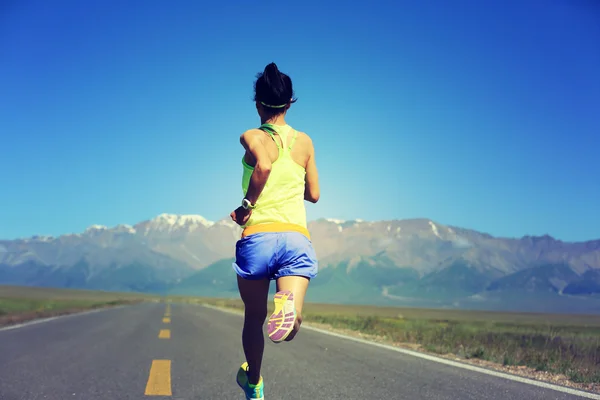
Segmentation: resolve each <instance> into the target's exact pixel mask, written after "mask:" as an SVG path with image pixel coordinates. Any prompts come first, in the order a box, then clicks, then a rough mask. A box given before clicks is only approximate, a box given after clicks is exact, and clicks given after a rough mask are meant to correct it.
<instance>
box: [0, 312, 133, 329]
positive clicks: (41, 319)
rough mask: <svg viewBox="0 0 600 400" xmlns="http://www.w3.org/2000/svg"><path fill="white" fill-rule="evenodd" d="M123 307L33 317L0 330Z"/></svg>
mask: <svg viewBox="0 0 600 400" xmlns="http://www.w3.org/2000/svg"><path fill="white" fill-rule="evenodd" d="M123 307H126V306H115V307H106V308H99V309H96V310H89V311H81V312H75V313H71V314H64V315H57V316H56V317H48V318H40V319H34V320H31V321H27V322H23V323H22V324H15V325H9V326H5V327H2V328H0V332H2V331H10V330H12V329H18V328H23V327H26V326H30V325H36V324H42V323H44V322H50V321H54V320H55V319H59V318H67V317H76V316H78V315H87V314H93V313H97V312H100V311H106V310H114V309H116V308H123Z"/></svg>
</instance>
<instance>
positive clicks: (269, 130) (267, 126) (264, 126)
mask: <svg viewBox="0 0 600 400" xmlns="http://www.w3.org/2000/svg"><path fill="white" fill-rule="evenodd" d="M258 129H260V130H261V131H265V132H267V133H268V134H269V136H271V139H273V141H274V142H275V145H276V146H277V148H278V149H280V150H281V147H280V146H279V142H278V141H277V139H275V134H274V133H273V132H275V133H277V131H276V130H275V129H273V128H272V127H271V125H270V124H262V125H261V126H260V127H259V128H258Z"/></svg>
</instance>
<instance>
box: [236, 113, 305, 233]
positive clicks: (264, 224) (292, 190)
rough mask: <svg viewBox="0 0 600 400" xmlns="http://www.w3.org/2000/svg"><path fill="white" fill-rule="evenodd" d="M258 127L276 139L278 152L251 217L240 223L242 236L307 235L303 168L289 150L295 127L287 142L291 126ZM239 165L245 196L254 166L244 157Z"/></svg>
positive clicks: (296, 134) (294, 137) (295, 132)
mask: <svg viewBox="0 0 600 400" xmlns="http://www.w3.org/2000/svg"><path fill="white" fill-rule="evenodd" d="M259 129H262V130H264V131H265V132H267V133H268V134H269V135H270V136H271V138H272V139H273V141H275V144H276V145H277V148H278V150H279V156H278V158H277V160H275V161H274V162H273V164H272V167H271V173H270V175H269V178H268V179H267V183H266V184H265V187H264V189H263V191H262V193H261V194H260V196H259V197H258V200H257V201H256V208H255V209H254V210H252V215H251V216H250V219H249V220H248V222H247V223H246V225H244V226H243V228H244V231H243V233H242V237H244V236H247V235H250V234H252V233H257V232H284V231H296V232H301V233H303V234H304V235H305V236H307V237H308V238H310V235H309V233H308V229H307V226H306V209H305V207H304V188H305V183H304V182H305V181H304V178H305V175H306V170H305V169H304V168H303V167H302V166H301V165H299V164H298V163H296V162H295V161H294V160H293V159H292V157H291V154H290V153H291V150H292V147H293V146H294V143H295V141H296V137H297V136H298V131H296V130H294V134H293V136H292V140H291V141H290V143H289V144H287V143H286V140H287V137H288V134H289V132H290V130H291V129H292V127H291V126H289V125H287V124H286V125H283V126H279V125H272V124H263V125H261V126H260V128H259ZM275 133H277V134H278V135H279V137H280V138H281V142H282V145H280V144H279V142H278V141H277V140H276V139H275ZM242 165H243V168H244V170H243V175H242V190H243V192H244V196H245V195H246V192H247V191H248V186H249V184H250V177H251V175H252V172H253V171H254V168H253V167H252V166H250V165H248V164H247V163H246V162H245V161H244V157H242Z"/></svg>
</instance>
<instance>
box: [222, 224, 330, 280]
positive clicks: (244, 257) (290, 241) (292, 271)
mask: <svg viewBox="0 0 600 400" xmlns="http://www.w3.org/2000/svg"><path fill="white" fill-rule="evenodd" d="M233 269H234V270H235V272H236V273H237V274H238V275H239V276H240V277H242V278H244V279H252V280H253V279H265V278H269V279H270V280H274V279H277V278H279V277H282V276H290V275H300V276H305V277H307V278H308V279H312V278H314V277H316V276H317V272H318V269H319V264H318V262H317V256H316V254H315V250H314V249H313V246H312V242H311V241H310V239H308V238H307V237H306V236H304V235H303V234H301V233H299V232H259V233H254V234H251V235H248V236H246V237H243V238H241V239H240V240H238V241H237V243H236V245H235V261H234V262H233Z"/></svg>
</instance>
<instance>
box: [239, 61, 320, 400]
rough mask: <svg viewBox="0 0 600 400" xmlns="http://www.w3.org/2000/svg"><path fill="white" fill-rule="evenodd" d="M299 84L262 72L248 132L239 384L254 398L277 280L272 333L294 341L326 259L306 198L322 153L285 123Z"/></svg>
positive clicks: (244, 139) (259, 390)
mask: <svg viewBox="0 0 600 400" xmlns="http://www.w3.org/2000/svg"><path fill="white" fill-rule="evenodd" d="M293 97H294V91H293V89H292V81H291V79H290V77H289V76H287V75H286V74H283V73H281V72H280V71H279V70H278V68H277V65H275V64H274V63H271V64H269V65H267V66H266V67H265V70H264V72H263V73H260V74H258V76H257V80H256V82H255V84H254V101H255V103H256V110H257V111H258V115H259V116H260V121H261V126H260V128H258V129H250V130H248V131H246V132H244V133H243V134H242V136H241V137H240V142H241V144H242V145H243V146H244V148H245V150H246V153H245V154H244V156H243V158H242V165H243V178H242V189H243V192H244V195H245V197H244V198H243V199H242V205H241V206H240V207H238V208H237V209H236V210H235V211H233V212H232V213H231V218H232V219H233V220H234V221H235V222H236V223H238V224H239V225H240V226H242V228H243V232H242V237H241V239H240V240H239V241H238V242H237V243H236V254H235V262H234V263H233V268H234V270H235V271H236V273H237V281H238V288H239V291H240V296H241V298H242V301H243V302H244V306H245V314H244V328H243V332H242V345H243V347H244V354H245V356H246V362H245V363H243V364H242V366H241V367H240V369H239V370H238V373H237V383H238V385H240V387H241V388H242V389H243V390H244V392H245V393H246V399H264V394H263V388H264V383H263V379H262V376H261V374H260V369H261V363H262V358H263V351H264V336H263V332H262V327H263V324H264V322H265V319H266V317H267V297H268V292H269V283H270V281H271V280H275V281H276V282H277V283H276V284H277V294H276V295H275V297H274V303H275V311H274V312H273V314H272V315H271V316H270V318H269V322H268V334H269V338H270V339H271V340H272V341H273V342H275V343H280V342H282V341H290V340H292V339H293V338H294V336H295V335H296V334H297V333H298V330H299V329H300V324H301V323H302V305H303V303H304V295H305V293H306V289H307V287H308V283H309V281H310V280H311V279H312V278H314V277H315V276H316V275H317V270H318V262H317V258H316V255H315V251H314V249H313V246H312V243H311V240H310V234H309V232H308V229H307V225H306V210H305V208H304V200H307V201H310V202H312V203H316V202H317V201H318V200H319V181H318V174H317V167H316V163H315V150H314V147H313V144H312V141H311V139H310V137H309V136H308V135H307V134H305V133H303V132H298V131H296V130H295V129H293V128H292V127H291V126H290V125H288V124H287V122H286V121H285V116H286V113H287V111H288V110H289V108H290V106H291V104H292V103H294V102H296V99H294V98H293Z"/></svg>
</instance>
